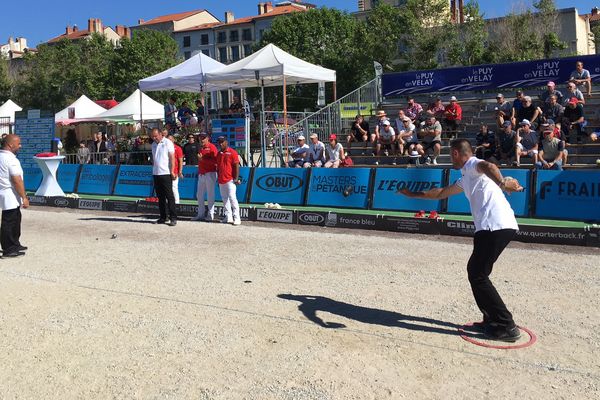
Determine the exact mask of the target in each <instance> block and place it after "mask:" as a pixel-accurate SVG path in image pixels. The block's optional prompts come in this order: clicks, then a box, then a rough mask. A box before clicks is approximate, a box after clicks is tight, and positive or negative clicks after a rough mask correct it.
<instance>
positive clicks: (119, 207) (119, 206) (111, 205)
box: [104, 200, 137, 213]
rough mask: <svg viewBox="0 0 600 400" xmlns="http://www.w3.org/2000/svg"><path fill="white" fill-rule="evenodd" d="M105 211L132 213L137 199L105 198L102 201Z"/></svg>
mask: <svg viewBox="0 0 600 400" xmlns="http://www.w3.org/2000/svg"><path fill="white" fill-rule="evenodd" d="M104 206H105V208H106V211H119V212H127V213H134V212H136V211H137V201H123V200H107V201H105V202H104Z"/></svg>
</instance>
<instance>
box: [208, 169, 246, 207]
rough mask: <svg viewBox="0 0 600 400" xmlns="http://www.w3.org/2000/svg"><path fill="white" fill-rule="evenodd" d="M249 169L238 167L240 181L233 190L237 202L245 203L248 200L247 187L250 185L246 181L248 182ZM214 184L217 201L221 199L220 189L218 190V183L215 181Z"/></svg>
mask: <svg viewBox="0 0 600 400" xmlns="http://www.w3.org/2000/svg"><path fill="white" fill-rule="evenodd" d="M250 170H251V168H250V167H240V178H241V179H242V183H240V184H239V185H237V189H236V192H235V194H236V197H237V199H238V202H239V203H246V202H247V201H248V188H249V187H250V185H249V184H248V183H249V182H250ZM234 178H235V177H234ZM215 186H216V188H215V191H216V196H215V199H216V200H217V201H222V200H223V199H222V198H221V191H220V190H219V184H218V183H217V184H216V185H215Z"/></svg>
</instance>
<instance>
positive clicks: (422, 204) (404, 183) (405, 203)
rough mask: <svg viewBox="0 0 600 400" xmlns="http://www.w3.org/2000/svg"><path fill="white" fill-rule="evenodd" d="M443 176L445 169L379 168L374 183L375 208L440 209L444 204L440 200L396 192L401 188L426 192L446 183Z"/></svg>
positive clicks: (402, 209)
mask: <svg viewBox="0 0 600 400" xmlns="http://www.w3.org/2000/svg"><path fill="white" fill-rule="evenodd" d="M443 177H444V171H443V170H441V169H425V168H410V169H396V168H386V169H383V168H381V169H377V173H376V174H375V184H374V185H373V208H374V209H376V210H396V211H419V210H425V211H433V210H435V211H440V209H441V206H442V202H441V201H440V200H422V199H411V198H409V197H406V196H403V195H401V194H396V192H397V191H398V190H399V189H408V190H411V191H413V192H424V191H427V190H429V189H435V188H440V187H442V186H443V185H444V183H443Z"/></svg>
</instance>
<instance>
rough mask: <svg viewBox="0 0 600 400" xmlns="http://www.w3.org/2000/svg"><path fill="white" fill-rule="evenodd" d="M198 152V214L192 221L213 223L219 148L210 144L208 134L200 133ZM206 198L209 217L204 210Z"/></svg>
mask: <svg viewBox="0 0 600 400" xmlns="http://www.w3.org/2000/svg"><path fill="white" fill-rule="evenodd" d="M199 136H200V146H201V147H200V150H199V151H198V191H197V192H196V193H197V196H196V197H197V198H198V214H196V216H195V217H194V218H192V221H202V220H205V221H207V222H212V221H213V220H214V219H215V185H216V183H217V154H218V151H217V147H216V146H215V145H214V144H212V143H211V142H210V140H209V139H208V134H206V133H205V132H202V133H200V135H199ZM204 196H206V197H207V198H208V215H206V212H205V210H204Z"/></svg>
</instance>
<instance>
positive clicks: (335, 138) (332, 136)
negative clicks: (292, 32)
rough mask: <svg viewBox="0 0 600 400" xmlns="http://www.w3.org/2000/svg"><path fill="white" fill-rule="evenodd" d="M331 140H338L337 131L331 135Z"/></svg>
mask: <svg viewBox="0 0 600 400" xmlns="http://www.w3.org/2000/svg"><path fill="white" fill-rule="evenodd" d="M384 125H385V123H384ZM329 140H337V135H336V134H335V133H332V134H331V135H329Z"/></svg>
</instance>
